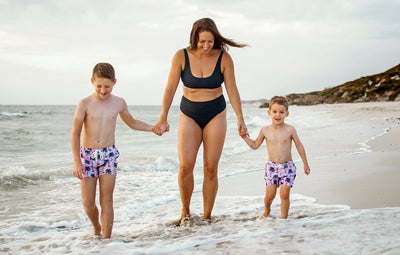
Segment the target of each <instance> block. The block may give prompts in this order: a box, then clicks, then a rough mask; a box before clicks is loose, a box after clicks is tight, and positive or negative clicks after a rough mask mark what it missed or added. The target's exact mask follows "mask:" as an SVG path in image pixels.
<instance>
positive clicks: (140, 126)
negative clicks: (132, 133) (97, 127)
mask: <svg viewBox="0 0 400 255" xmlns="http://www.w3.org/2000/svg"><path fill="white" fill-rule="evenodd" d="M119 116H120V117H121V119H122V121H123V122H125V123H126V125H128V127H130V128H132V129H134V130H138V131H148V132H151V131H152V132H154V129H153V126H152V125H150V124H147V123H145V122H143V121H141V120H137V119H135V118H133V117H132V115H131V114H130V113H129V110H128V105H127V104H126V102H125V100H123V99H122V110H121V111H120V112H119Z"/></svg>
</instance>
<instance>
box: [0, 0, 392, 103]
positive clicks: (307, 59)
mask: <svg viewBox="0 0 400 255" xmlns="http://www.w3.org/2000/svg"><path fill="white" fill-rule="evenodd" d="M399 12H400V1H399V0H354V1H350V0H330V1H323V0H302V1H297V0H282V1H276V0H246V1H243V0H203V1H194V0H173V1H168V0H115V1H108V0H89V1H85V0H65V1H64V0H63V1H55V0H0V75H1V79H0V88H1V93H0V104H25V105H30V104H45V105H53V104H54V105H60V104H61V105H75V104H77V103H78V101H79V100H80V99H82V98H84V97H86V96H88V95H90V94H91V93H93V91H94V89H93V85H92V84H91V83H90V77H91V72H92V69H93V66H94V65H95V64H96V63H98V62H109V63H111V64H112V65H113V66H114V68H115V70H116V76H117V84H116V86H115V87H114V90H113V93H114V94H115V95H118V96H121V97H123V98H125V100H126V102H127V103H128V105H160V104H161V101H162V96H163V92H164V88H165V85H166V83H167V78H168V73H169V69H170V66H171V59H172V57H173V55H174V54H175V52H176V51H178V50H179V49H182V48H184V47H187V46H188V45H189V33H190V30H191V28H192V24H193V22H195V21H196V20H198V19H200V18H203V17H209V18H212V19H213V20H214V21H215V23H216V24H217V26H218V29H219V31H220V33H221V34H222V35H223V36H224V37H226V38H230V39H234V40H235V41H237V42H240V43H246V44H248V45H249V47H246V48H233V47H231V48H230V49H229V51H228V52H229V54H230V55H231V56H232V59H233V61H234V65H235V75H236V82H237V86H238V89H239V92H240V95H241V99H242V100H258V99H268V98H271V97H272V96H275V95H287V94H291V93H306V92H311V91H317V90H323V89H325V88H330V87H335V86H337V85H340V84H343V83H344V82H347V81H351V80H355V79H358V78H360V77H362V76H368V75H372V74H377V73H381V72H384V71H386V70H388V69H390V68H391V67H393V66H395V65H398V64H400V15H398V13H399ZM181 86H182V85H181V84H180V85H179V88H178V91H177V94H176V96H175V99H174V104H178V103H179V101H180V97H181V95H182V88H181ZM224 93H225V95H226V92H224Z"/></svg>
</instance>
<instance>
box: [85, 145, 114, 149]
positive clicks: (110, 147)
mask: <svg viewBox="0 0 400 255" xmlns="http://www.w3.org/2000/svg"><path fill="white" fill-rule="evenodd" d="M116 148H117V147H115V145H111V146H108V147H104V148H87V147H83V146H81V149H84V150H104V149H106V150H109V149H116Z"/></svg>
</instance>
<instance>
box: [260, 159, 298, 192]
mask: <svg viewBox="0 0 400 255" xmlns="http://www.w3.org/2000/svg"><path fill="white" fill-rule="evenodd" d="M295 178H296V166H295V165H294V163H293V161H292V160H289V161H287V162H285V163H275V162H272V161H268V162H267V164H266V165H265V176H264V180H265V183H266V185H278V187H279V186H280V185H281V184H284V185H286V186H289V187H293V182H294V179H295Z"/></svg>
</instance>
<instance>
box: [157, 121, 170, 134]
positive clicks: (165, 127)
mask: <svg viewBox="0 0 400 255" xmlns="http://www.w3.org/2000/svg"><path fill="white" fill-rule="evenodd" d="M168 131H169V124H168V122H167V121H166V120H161V119H160V120H158V121H157V123H156V124H155V125H154V127H153V132H154V133H155V134H157V135H160V136H161V135H163V134H164V133H165V132H168Z"/></svg>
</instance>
